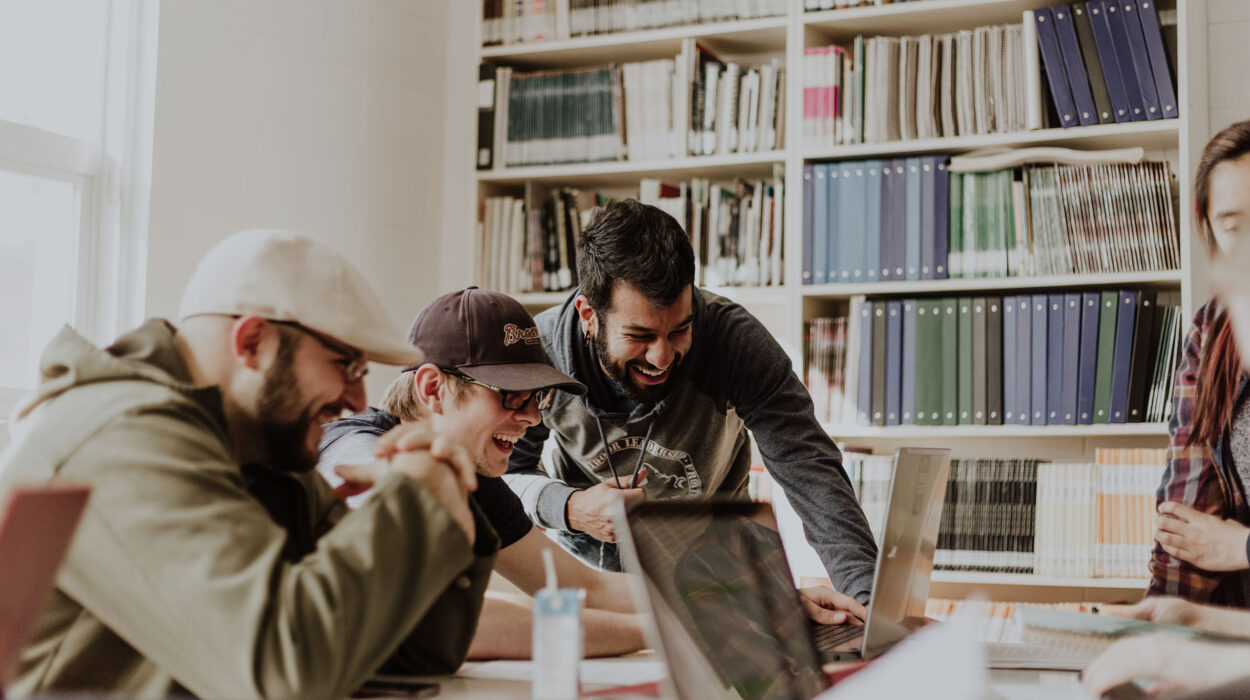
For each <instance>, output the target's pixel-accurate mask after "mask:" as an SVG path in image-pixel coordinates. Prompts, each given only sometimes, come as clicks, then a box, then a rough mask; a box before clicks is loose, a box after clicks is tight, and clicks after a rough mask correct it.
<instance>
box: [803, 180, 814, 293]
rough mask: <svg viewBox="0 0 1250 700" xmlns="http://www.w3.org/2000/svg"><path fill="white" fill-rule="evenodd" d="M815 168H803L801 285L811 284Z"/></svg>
mask: <svg viewBox="0 0 1250 700" xmlns="http://www.w3.org/2000/svg"><path fill="white" fill-rule="evenodd" d="M814 169H815V166H813V165H811V164H807V165H804V166H803V284H811V283H812V226H813V225H814V223H813V209H814V207H815V204H816V203H815V202H814V201H813V199H812V170H814Z"/></svg>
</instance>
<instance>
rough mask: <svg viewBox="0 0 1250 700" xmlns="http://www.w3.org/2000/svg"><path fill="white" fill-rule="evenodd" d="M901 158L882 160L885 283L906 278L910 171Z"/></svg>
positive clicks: (883, 271) (882, 261)
mask: <svg viewBox="0 0 1250 700" xmlns="http://www.w3.org/2000/svg"><path fill="white" fill-rule="evenodd" d="M905 163H906V161H905V160H903V159H902V158H896V159H894V160H886V161H882V178H881V261H880V263H881V264H880V269H881V274H880V277H879V279H880V280H881V281H882V282H898V281H901V280H903V279H905V272H906V270H905V266H906V265H907V258H906V252H905V250H904V249H905V246H906V237H907V218H906V215H907V212H906V208H907V176H906V172H907V168H906V167H904V165H905Z"/></svg>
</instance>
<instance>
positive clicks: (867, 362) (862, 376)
mask: <svg viewBox="0 0 1250 700" xmlns="http://www.w3.org/2000/svg"><path fill="white" fill-rule="evenodd" d="M872 318H873V303H872V302H871V301H865V302H864V303H862V304H860V307H859V348H858V350H859V364H858V365H857V367H858V368H859V372H858V374H859V376H858V377H857V379H856V381H857V386H856V388H855V393H856V396H855V409H856V411H855V422H856V423H858V424H860V425H871V424H872Z"/></svg>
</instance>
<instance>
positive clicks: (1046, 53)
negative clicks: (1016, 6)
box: [1033, 7, 1081, 129]
mask: <svg viewBox="0 0 1250 700" xmlns="http://www.w3.org/2000/svg"><path fill="white" fill-rule="evenodd" d="M1033 24H1034V25H1035V26H1036V27H1037V48H1038V50H1039V51H1041V54H1042V67H1043V68H1045V69H1046V82H1047V84H1049V85H1050V96H1051V98H1052V99H1053V100H1054V101H1055V111H1057V112H1058V113H1059V126H1062V127H1063V128H1065V129H1066V128H1068V127H1071V126H1077V125H1079V124H1080V123H1081V122H1080V119H1079V118H1078V115H1077V111H1076V103H1075V102H1073V101H1072V91H1071V90H1070V89H1069V88H1068V76H1067V73H1066V72H1065V70H1064V67H1063V58H1062V55H1061V54H1060V52H1059V39H1058V37H1057V36H1056V34H1055V22H1054V17H1053V15H1051V13H1050V8H1048V7H1039V8H1037V9H1035V10H1033Z"/></svg>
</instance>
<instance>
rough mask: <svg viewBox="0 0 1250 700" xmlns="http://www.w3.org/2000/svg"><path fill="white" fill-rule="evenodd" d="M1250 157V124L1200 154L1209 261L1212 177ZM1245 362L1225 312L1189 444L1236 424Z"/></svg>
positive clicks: (1212, 251)
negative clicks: (1217, 170) (1220, 167)
mask: <svg viewBox="0 0 1250 700" xmlns="http://www.w3.org/2000/svg"><path fill="white" fill-rule="evenodd" d="M1248 153H1250V120H1248V121H1241V122H1237V123H1236V124H1232V125H1230V126H1228V127H1227V128H1225V129H1224V130H1223V131H1221V132H1220V133H1218V134H1216V135H1215V136H1214V137H1212V138H1211V140H1210V141H1209V142H1208V143H1207V146H1206V148H1204V149H1202V158H1200V159H1199V161H1198V171H1197V173H1196V174H1195V175H1194V222H1195V223H1196V224H1197V226H1198V233H1199V235H1200V236H1201V237H1202V242H1203V243H1204V244H1205V245H1206V247H1207V255H1208V256H1210V257H1215V256H1217V255H1219V251H1220V249H1219V246H1218V245H1217V244H1216V242H1215V233H1214V231H1213V230H1212V228H1211V217H1210V208H1211V172H1212V171H1213V170H1215V168H1216V166H1218V165H1219V164H1221V163H1225V162H1228V161H1233V160H1237V159H1238V158H1241V157H1242V156H1244V155H1246V154H1248ZM1241 372H1242V369H1241V358H1240V357H1239V356H1238V354H1237V345H1236V344H1235V343H1234V342H1233V328H1232V325H1231V324H1230V323H1229V322H1228V314H1227V313H1226V312H1225V311H1223V310H1221V311H1220V312H1219V313H1218V314H1216V316H1215V318H1214V319H1212V321H1211V327H1210V328H1208V329H1207V336H1206V338H1205V339H1204V342H1203V345H1202V354H1201V356H1200V359H1199V361H1198V391H1197V395H1196V396H1195V398H1194V418H1193V428H1192V429H1191V430H1190V433H1189V444H1190V445H1194V444H1211V443H1213V442H1214V441H1215V438H1216V437H1217V436H1219V435H1221V434H1222V433H1223V432H1224V431H1225V430H1227V429H1228V428H1229V427H1230V426H1231V425H1232V422H1233V404H1234V403H1235V402H1236V400H1237V384H1238V382H1240V381H1241Z"/></svg>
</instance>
